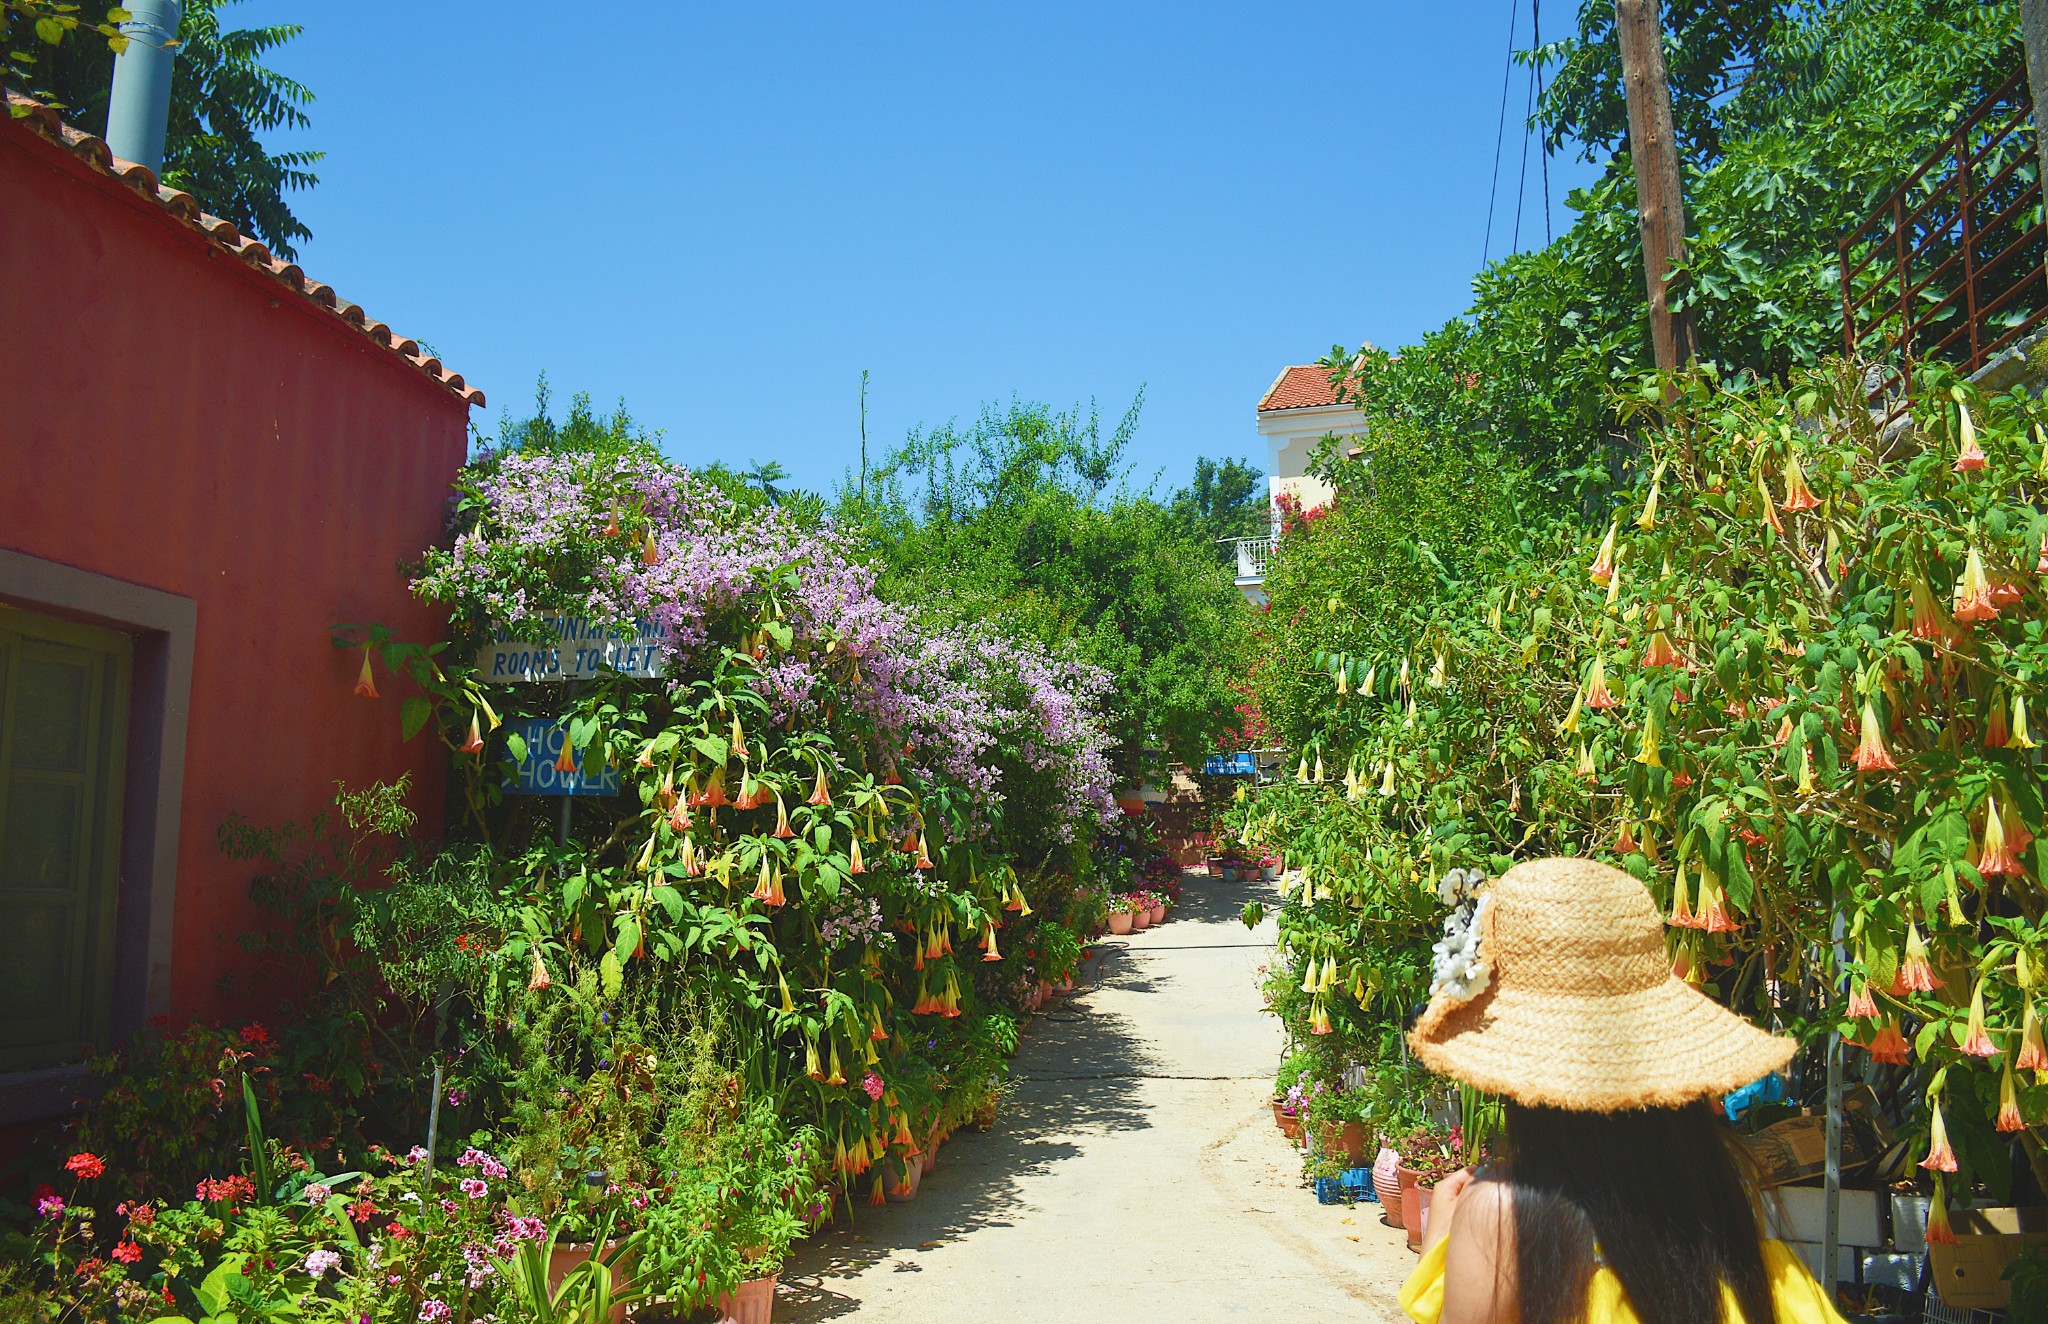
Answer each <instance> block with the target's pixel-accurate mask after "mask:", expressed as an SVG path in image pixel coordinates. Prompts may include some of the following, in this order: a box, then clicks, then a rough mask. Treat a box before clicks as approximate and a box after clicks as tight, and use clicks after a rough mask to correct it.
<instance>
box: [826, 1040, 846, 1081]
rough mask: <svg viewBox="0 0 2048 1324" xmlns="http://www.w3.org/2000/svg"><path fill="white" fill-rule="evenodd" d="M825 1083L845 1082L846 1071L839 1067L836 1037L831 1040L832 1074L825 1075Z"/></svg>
mask: <svg viewBox="0 0 2048 1324" xmlns="http://www.w3.org/2000/svg"><path fill="white" fill-rule="evenodd" d="M825 1083H826V1084H827V1085H844V1084H845V1083H846V1073H845V1072H844V1071H842V1070H840V1068H839V1041H838V1040H837V1039H834V1040H833V1041H832V1074H831V1075H829V1076H826V1077H825Z"/></svg>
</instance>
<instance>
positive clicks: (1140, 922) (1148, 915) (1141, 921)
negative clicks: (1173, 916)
mask: <svg viewBox="0 0 2048 1324" xmlns="http://www.w3.org/2000/svg"><path fill="white" fill-rule="evenodd" d="M1151 927H1152V912H1151V911H1149V910H1140V911H1138V912H1137V913H1136V914H1134V915H1132V916H1131V929H1132V931H1133V932H1136V933H1143V932H1144V931H1145V930H1146V929H1149V928H1151Z"/></svg>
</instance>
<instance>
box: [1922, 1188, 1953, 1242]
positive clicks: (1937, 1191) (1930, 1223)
mask: <svg viewBox="0 0 2048 1324" xmlns="http://www.w3.org/2000/svg"><path fill="white" fill-rule="evenodd" d="M1927 1244H1928V1245H1930V1246H1953V1245H1955V1244H1956V1230H1955V1228H1954V1227H1952V1226H1951V1225H1950V1224H1949V1221H1948V1193H1947V1191H1945V1190H1944V1189H1943V1183H1942V1182H1941V1181H1939V1180H1936V1181H1935V1183H1934V1198H1933V1199H1932V1200H1929V1201H1928V1202H1927Z"/></svg>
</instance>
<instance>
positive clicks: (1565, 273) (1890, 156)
mask: <svg viewBox="0 0 2048 1324" xmlns="http://www.w3.org/2000/svg"><path fill="white" fill-rule="evenodd" d="M1612 9H1613V7H1612V5H1611V4H1609V3H1607V0H1587V3H1586V4H1585V5H1584V6H1583V9H1582V16H1581V23H1580V36H1579V37H1577V38H1574V39H1573V40H1571V41H1567V42H1563V43H1559V44H1557V45H1556V46H1553V47H1551V48H1549V49H1548V50H1546V51H1545V52H1544V55H1545V58H1549V59H1561V60H1563V61H1564V63H1565V67H1564V69H1563V70H1562V71H1561V72H1560V73H1559V75H1558V80H1557V84H1556V86H1555V89H1554V90H1553V91H1552V93H1551V94H1549V95H1548V96H1547V97H1546V99H1545V101H1544V105H1543V111H1542V113H1541V116H1540V117H1539V118H1541V119H1542V121H1543V127H1544V128H1545V129H1546V131H1547V132H1549V133H1550V134H1551V135H1552V137H1553V138H1559V137H1560V136H1564V135H1568V136H1575V137H1577V138H1578V139H1579V140H1580V141H1581V142H1583V143H1584V144H1585V145H1586V149H1587V151H1588V154H1589V155H1591V156H1593V157H1595V158H1596V159H1597V157H1598V156H1599V154H1600V153H1601V152H1602V151H1606V150H1608V149H1610V148H1620V147H1625V145H1626V139H1625V136H1624V132H1623V127H1622V126H1623V123H1624V118H1623V114H1622V109H1621V102H1620V99H1619V85H1618V82H1617V81H1616V79H1617V77H1618V74H1617V73H1616V71H1617V70H1618V68H1619V65H1618V56H1617V55H1616V54H1615V52H1614V49H1613V47H1614V35H1613V29H1612ZM1668 12H1669V13H1670V15H1671V19H1670V24H1669V31H1668V32H1667V45H1668V46H1669V47H1670V51H1669V59H1670V63H1671V65H1672V68H1673V70H1674V73H1673V77H1674V80H1675V82H1676V84H1677V87H1676V89H1675V93H1674V95H1675V98H1676V100H1677V102H1678V114H1679V117H1680V120H1681V131H1682V136H1684V137H1685V139H1686V142H1687V145H1688V156H1687V160H1686V181H1685V202H1686V217H1687V222H1688V224H1689V226H1690V227H1691V231H1692V232H1691V234H1690V235H1689V236H1688V237H1687V246H1688V252H1689V260H1688V261H1687V263H1686V265H1685V266H1684V267H1683V268H1682V269H1681V270H1680V271H1679V272H1678V273H1677V275H1676V277H1675V280H1674V288H1675V290H1676V293H1677V301H1678V302H1679V303H1680V304H1682V305H1683V306H1687V307H1690V308H1691V309H1692V310H1693V313H1694V315H1695V317H1696V319H1697V321H1698V325H1699V330H1700V343H1701V345H1702V346H1703V350H1702V353H1703V356H1704V357H1705V358H1707V359H1708V360H1710V361H1712V362H1713V363H1715V364H1716V366H1717V367H1718V368H1720V370H1721V371H1722V373H1723V376H1724V379H1725V380H1727V381H1729V382H1730V383H1731V384H1732V385H1734V386H1735V387H1736V388H1737V389H1747V388H1748V387H1749V386H1752V385H1754V384H1755V383H1756V382H1758V381H1760V380H1763V381H1769V380H1777V379H1782V378H1783V377H1785V376H1786V375H1787V374H1788V373H1790V372H1791V371H1793V370H1794V369H1796V368H1799V367H1803V366H1809V365H1812V364H1814V363H1816V362H1818V361H1819V360H1820V359H1821V358H1822V357H1824V356H1826V355H1828V354H1832V353H1836V352H1839V350H1840V347H1841V345H1842V313H1841V294H1840V286H1839V284H1838V280H1839V276H1838V273H1837V255H1836V247H1835V245H1836V240H1837V238H1838V237H1839V236H1841V235H1842V234H1843V233H1845V232H1846V231H1848V230H1849V229H1850V228H1852V227H1853V226H1854V225H1856V224H1858V223H1860V222H1861V221H1862V220H1863V219H1864V217H1865V216H1866V215H1867V214H1868V212H1869V209H1870V208H1871V207H1872V206H1874V205H1875V204H1876V202H1877V200H1878V198H1880V197H1881V196H1882V195H1883V194H1884V193H1885V192H1886V191H1887V190H1889V189H1891V188H1892V187H1894V186H1895V185H1896V184H1897V183H1898V182H1899V181H1900V180H1901V179H1902V178H1904V177H1905V176H1906V175H1907V174H1908V173H1909V172H1910V171H1911V170H1913V169H1914V168H1915V167H1916V166H1917V165H1919V163H1920V162H1921V161H1922V160H1923V159H1925V157H1926V156H1927V155H1928V154H1929V153H1931V152H1933V151H1934V150H1936V149H1937V148H1938V147H1940V146H1941V145H1942V143H1943V141H1944V140H1945V136H1946V134H1947V133H1948V131H1949V129H1950V127H1951V126H1952V124H1953V123H1954V120H1955V117H1956V116H1957V115H1958V114H1959V113H1961V112H1962V111H1963V110H1965V109H1967V108H1968V107H1969V106H1970V105H1972V104H1973V103H1974V102H1976V101H1977V100H1978V99H1980V98H1981V97H1982V96H1983V94H1984V92H1985V91H1986V90H1987V89H1988V88H1989V87H1992V86H1995V85H1996V84H1997V83H1998V82H2000V81H2002V80H2003V79H2004V78H2005V77H2006V76H2007V75H2008V74H2009V73H2010V72H2011V71H2012V70H2013V69H2015V68H2017V67H2018V65H2019V62H2020V41H2019V19H2018V11H2017V8H2016V7H2015V6H2014V5H2012V4H2010V3H2003V4H1985V3H1981V2H1980V0H1827V2H1825V3H1818V4H1803V3H1802V4H1795V3H1790V2H1789V0H1786V2H1781V3H1777V4H1775V5H1770V6H1764V5H1759V4H1754V3H1750V2H1749V0H1744V3H1741V4H1736V5H1729V6H1715V5H1709V4H1703V3H1699V2H1698V0H1685V3H1680V4H1674V5H1672V6H1670V8H1669V11H1668ZM2020 168H2021V169H2023V170H2025V169H2031V166H2030V164H2028V163H2022V165H2021V167H2020ZM1569 205H1570V206H1571V208H1572V209H1573V210H1574V211H1575V212H1576V213H1577V214H1578V215H1577V219H1576V221H1574V223H1573V224H1572V226H1571V227H1570V228H1569V229H1568V230H1566V231H1565V232H1564V233H1563V234H1561V235H1559V236H1558V238H1557V239H1556V240H1555V241H1554V242H1552V243H1551V244H1549V245H1548V246H1546V247H1544V248H1541V249H1536V250H1532V251H1528V252H1522V253H1516V254H1513V255H1511V256H1509V257H1506V258H1503V259H1501V260H1500V261H1497V262H1495V263H1493V264H1491V265H1490V266H1488V267H1487V268H1486V269H1485V270H1484V271H1482V272H1480V273H1479V275H1478V276H1477V277H1476V278H1475V280H1474V293H1475V298H1474V301H1473V304H1472V307H1471V308H1470V309H1469V310H1468V311H1467V312H1466V314H1465V315H1464V316H1463V317H1460V318H1458V319H1455V320H1454V321H1452V322H1451V323H1449V324H1447V325H1446V326H1444V327H1443V328H1441V329H1439V330H1438V331H1436V332H1433V333H1431V334H1429V335H1427V336H1425V337H1423V339H1422V341H1421V343H1420V344H1419V345H1415V346H1410V347H1407V348H1405V349H1403V350H1402V351H1401V352H1400V353H1399V354H1398V355H1390V354H1385V353H1379V352H1375V351H1370V350H1368V351H1365V352H1364V354H1363V356H1362V362H1361V368H1362V371H1360V372H1359V373H1358V375H1357V379H1356V393H1357V395H1358V398H1359V399H1360V402H1361V405H1362V407H1363V408H1364V409H1365V411H1366V413H1367V415H1368V417H1370V418H1372V419H1373V420H1374V421H1375V425H1378V424H1379V423H1380V422H1383V421H1385V420H1388V419H1396V420H1402V421H1405V422H1408V423H1412V424H1415V425H1418V426H1423V427H1427V428H1432V429H1435V430H1438V431H1441V432H1442V433H1444V435H1446V436H1456V435H1459V434H1463V435H1467V436H1476V435H1480V434H1484V435H1486V436H1488V437H1490V438H1493V439H1495V440H1496V441H1498V442H1499V443H1500V444H1501V445H1502V446H1503V447H1504V448H1505V449H1506V450H1507V451H1508V453H1509V454H1510V455H1512V456H1514V457H1515V458H1516V459H1517V460H1519V461H1521V462H1523V463H1525V464H1528V465H1530V466H1531V467H1532V468H1533V469H1534V470H1535V471H1536V474H1537V477H1538V481H1540V482H1543V483H1545V484H1550V485H1557V486H1562V487H1569V488H1572V489H1574V490H1575V491H1576V493H1577V495H1579V497H1580V498H1581V499H1582V500H1583V501H1585V502H1588V503H1590V502H1595V501H1597V500H1599V499H1600V493H1601V492H1602V491H1604V490H1605V489H1606V488H1607V487H1608V486H1609V485H1610V483H1611V482H1613V481H1614V480H1615V479H1616V478H1617V477H1619V475H1620V472H1621V469H1622V468H1623V467H1624V465H1625V463H1626V462H1627V461H1628V460H1629V458H1630V457H1631V456H1632V455H1633V452H1634V447H1635V443H1634V441H1633V440H1632V439H1630V438H1627V437H1618V436H1617V434H1621V433H1623V432H1624V429H1623V428H1622V427H1621V426H1620V424H1619V421H1618V419H1617V417H1616V416H1615V414H1614V412H1613V411H1612V409H1611V408H1610V406H1609V404H1608V399H1609V393H1610V392H1611V391H1612V390H1613V388H1615V387H1616V386H1618V385H1619V384H1621V383H1622V382H1623V381H1625V380H1626V379H1627V378H1628V377H1629V376H1630V375H1631V374H1632V373H1633V372H1635V371H1636V370H1638V369H1640V368H1645V367H1648V366H1649V365H1650V363H1651V353H1650V341H1649V322H1648V309H1647V304H1646V300H1645V297H1644V292H1643V280H1642V262H1641V258H1642V240H1641V235H1640V232H1639V230H1638V228H1637V219H1636V207H1635V183H1634V178H1633V174H1632V170H1631V167H1630V163H1629V160H1628V157H1627V156H1626V154H1625V153H1621V152H1618V151H1617V152H1616V153H1615V154H1614V155H1612V156H1610V158H1609V160H1608V164H1607V169H1606V171H1605V173H1604V174H1603V175H1602V177H1601V179H1600V180H1599V181H1598V182H1597V183H1596V184H1594V185H1593V186H1592V187H1590V188H1586V189H1581V190H1576V191H1574V192H1573V193H1572V195H1571V197H1570V199H1569ZM1353 357H1354V355H1353V352H1352V351H1349V350H1344V349H1341V348H1340V349H1339V350H1337V351H1335V352H1334V354H1333V356H1332V358H1331V359H1329V360H1327V362H1328V363H1329V364H1330V366H1331V367H1332V368H1333V369H1335V368H1336V367H1338V366H1339V365H1340V364H1348V363H1349V362H1350V360H1351V359H1352V358H1353ZM1588 508H1589V509H1590V506H1589V507H1588Z"/></svg>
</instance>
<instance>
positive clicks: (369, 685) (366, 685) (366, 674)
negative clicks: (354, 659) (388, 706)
mask: <svg viewBox="0 0 2048 1324" xmlns="http://www.w3.org/2000/svg"><path fill="white" fill-rule="evenodd" d="M356 697H357V698H358V699H375V698H378V697H380V696H379V695H378V693H377V677H376V676H374V675H372V674H371V672H370V646H369V645H368V644H364V645H363V669H362V670H361V671H359V672H357V673H356Z"/></svg>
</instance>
